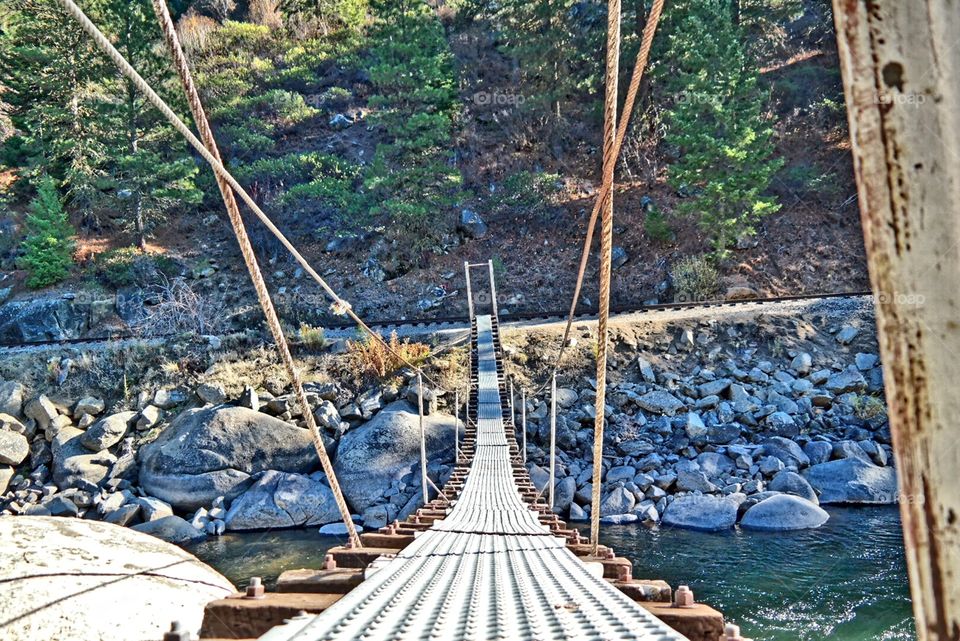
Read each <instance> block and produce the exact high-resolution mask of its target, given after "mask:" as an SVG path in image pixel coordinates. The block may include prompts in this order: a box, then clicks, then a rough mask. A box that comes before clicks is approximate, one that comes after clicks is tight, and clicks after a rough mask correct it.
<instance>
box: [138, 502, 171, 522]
mask: <svg viewBox="0 0 960 641" xmlns="http://www.w3.org/2000/svg"><path fill="white" fill-rule="evenodd" d="M136 501H137V505H139V506H140V515H141V517H142V518H143V520H144V521H145V522H149V521H157V520H159V519H162V518H164V517H167V516H173V508H172V507H170V504H169V503H166V502H164V501H161V500H160V499H157V498H154V497H152V496H141V497H139V498H137V499H136Z"/></svg>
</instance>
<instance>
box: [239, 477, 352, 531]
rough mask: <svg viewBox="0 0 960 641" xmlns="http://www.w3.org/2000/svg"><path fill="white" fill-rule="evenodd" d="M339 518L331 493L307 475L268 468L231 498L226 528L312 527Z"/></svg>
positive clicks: (327, 488) (323, 485)
mask: <svg viewBox="0 0 960 641" xmlns="http://www.w3.org/2000/svg"><path fill="white" fill-rule="evenodd" d="M339 519H340V512H339V510H338V509H337V504H336V502H335V501H334V498H333V492H332V491H331V490H330V488H329V487H327V486H326V485H325V484H323V483H320V482H319V481H314V480H313V479H311V478H310V477H309V476H303V475H301V474H288V473H284V472H276V471H273V470H269V471H267V472H264V473H263V474H262V475H260V476H259V478H257V479H256V481H255V482H254V484H253V485H252V486H251V487H250V488H249V489H248V490H247V491H245V492H244V493H243V494H241V495H240V496H239V497H237V498H236V499H234V501H233V503H232V504H231V505H230V510H229V511H228V512H227V515H226V518H225V519H224V521H225V522H226V527H227V529H228V530H267V529H273V528H290V527H301V526H316V525H325V524H327V523H332V522H334V521H338V520H339Z"/></svg>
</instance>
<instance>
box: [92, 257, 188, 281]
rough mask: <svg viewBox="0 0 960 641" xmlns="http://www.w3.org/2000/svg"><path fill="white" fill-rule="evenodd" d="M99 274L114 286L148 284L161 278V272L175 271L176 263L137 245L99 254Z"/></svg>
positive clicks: (97, 260) (96, 266)
mask: <svg viewBox="0 0 960 641" xmlns="http://www.w3.org/2000/svg"><path fill="white" fill-rule="evenodd" d="M94 265H95V269H96V272H97V276H98V277H99V278H100V279H101V280H102V281H103V282H104V283H105V284H107V285H110V286H112V287H116V288H119V287H126V286H127V285H134V284H137V285H141V286H143V285H148V284H150V283H153V282H156V281H157V280H159V279H160V276H161V274H168V273H172V272H173V271H174V268H175V265H174V264H173V261H172V260H170V259H169V258H168V257H166V256H163V255H161V254H149V253H146V252H143V251H141V250H140V249H138V248H136V247H121V248H119V249H111V250H110V251H107V252H104V253H103V254H100V255H99V256H97V258H96V261H95V264H94Z"/></svg>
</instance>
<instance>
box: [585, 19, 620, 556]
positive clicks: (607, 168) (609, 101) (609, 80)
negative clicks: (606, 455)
mask: <svg viewBox="0 0 960 641" xmlns="http://www.w3.org/2000/svg"><path fill="white" fill-rule="evenodd" d="M619 73H620V0H608V1H607V73H606V81H605V99H604V105H603V185H604V186H608V185H609V186H612V185H613V174H614V170H615V169H616V167H617V154H616V153H615V147H616V144H617V80H618V76H619ZM612 255H613V190H612V189H611V190H610V191H609V192H608V193H607V197H606V199H605V200H604V201H603V209H602V216H601V219H600V317H599V322H598V327H597V396H596V399H595V405H594V412H595V414H596V416H595V417H594V423H593V488H592V492H591V494H592V496H591V500H590V505H591V507H590V543H591V544H592V545H593V555H594V556H596V555H597V551H598V547H599V545H600V490H601V486H600V479H601V476H602V474H603V427H604V425H603V422H604V420H605V418H604V414H605V412H604V408H605V407H606V393H607V320H608V317H609V315H610V273H611V271H612V265H611V263H612Z"/></svg>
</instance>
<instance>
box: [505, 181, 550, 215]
mask: <svg viewBox="0 0 960 641" xmlns="http://www.w3.org/2000/svg"><path fill="white" fill-rule="evenodd" d="M559 193H560V176H559V175H558V174H548V173H544V172H533V171H518V172H516V173H514V174H511V175H510V176H508V177H507V179H506V180H504V181H503V184H502V185H501V186H500V189H498V190H497V191H496V192H494V194H493V197H492V198H491V202H492V206H493V208H494V209H496V210H498V211H499V210H502V209H507V208H509V209H510V210H511V211H512V212H513V213H515V214H517V215H531V214H543V213H545V211H546V210H547V209H548V208H549V207H550V205H552V204H553V203H554V202H555V200H556V197H557V194H559Z"/></svg>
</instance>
